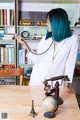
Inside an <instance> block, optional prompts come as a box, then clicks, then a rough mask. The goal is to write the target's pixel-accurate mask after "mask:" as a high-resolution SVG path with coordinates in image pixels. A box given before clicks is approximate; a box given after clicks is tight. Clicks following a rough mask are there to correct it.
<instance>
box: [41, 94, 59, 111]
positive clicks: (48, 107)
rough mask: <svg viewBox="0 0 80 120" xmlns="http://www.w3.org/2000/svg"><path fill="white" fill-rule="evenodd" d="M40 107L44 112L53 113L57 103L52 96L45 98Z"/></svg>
mask: <svg viewBox="0 0 80 120" xmlns="http://www.w3.org/2000/svg"><path fill="white" fill-rule="evenodd" d="M42 105H43V108H44V109H45V111H46V112H55V111H56V110H57V101H56V100H55V98H53V97H52V96H47V97H45V98H44V100H43V103H42Z"/></svg>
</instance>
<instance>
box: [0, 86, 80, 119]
mask: <svg viewBox="0 0 80 120" xmlns="http://www.w3.org/2000/svg"><path fill="white" fill-rule="evenodd" d="M44 97H45V94H44V90H43V88H42V87H28V86H14V85H10V86H8V85H7V86H6V85H1V86H0V120H1V113H8V118H7V119H6V120H47V118H45V117H44V116H43V113H44V112H45V110H44V108H43V107H42V100H43V98H44ZM60 97H62V99H63V100H64V103H63V104H62V105H60V106H59V108H58V110H57V112H56V117H55V118H54V120H75V119H76V120H80V111H79V108H78V104H77V100H76V97H75V94H69V93H67V92H66V90H65V89H64V88H60ZM32 100H34V105H35V106H34V109H35V111H36V113H37V114H38V115H37V116H36V117H35V118H33V117H32V116H28V115H29V113H30V112H31V103H32Z"/></svg>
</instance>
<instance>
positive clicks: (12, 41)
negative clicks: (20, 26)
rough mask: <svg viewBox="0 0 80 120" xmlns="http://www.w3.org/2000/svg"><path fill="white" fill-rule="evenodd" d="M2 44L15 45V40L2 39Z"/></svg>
mask: <svg viewBox="0 0 80 120" xmlns="http://www.w3.org/2000/svg"><path fill="white" fill-rule="evenodd" d="M0 44H1V45H13V44H15V40H0Z"/></svg>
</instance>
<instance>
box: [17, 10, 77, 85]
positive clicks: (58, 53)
mask: <svg viewBox="0 0 80 120" xmlns="http://www.w3.org/2000/svg"><path fill="white" fill-rule="evenodd" d="M46 24H47V34H46V35H45V36H44V37H43V38H42V39H41V41H40V43H39V45H38V47H37V54H39V53H43V52H44V51H46V50H47V49H48V48H49V46H50V45H51V46H50V48H49V49H48V50H47V51H46V52H45V53H44V54H41V55H34V54H32V53H31V52H30V51H29V50H28V54H27V57H28V58H29V59H31V60H32V61H33V62H34V66H33V71H32V74H31V78H30V83H29V85H30V86H42V85H43V81H44V80H45V79H50V78H52V77H55V76H60V75H68V77H69V79H70V83H72V80H73V73H74V67H75V62H76V57H77V52H78V38H77V36H76V35H75V34H73V33H72V32H71V30H70V22H69V20H68V15H67V13H66V11H65V10H64V9H62V8H56V9H52V10H50V11H49V12H48V14H47V23H46ZM16 39H17V41H18V43H21V44H24V43H23V41H21V38H20V37H19V36H17V37H16Z"/></svg>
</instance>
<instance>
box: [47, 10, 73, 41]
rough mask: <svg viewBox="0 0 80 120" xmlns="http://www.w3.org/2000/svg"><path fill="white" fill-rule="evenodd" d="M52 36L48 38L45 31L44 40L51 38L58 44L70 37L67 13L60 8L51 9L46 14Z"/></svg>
mask: <svg viewBox="0 0 80 120" xmlns="http://www.w3.org/2000/svg"><path fill="white" fill-rule="evenodd" d="M47 17H49V20H50V25H51V32H52V35H51V36H48V34H49V32H48V31H47V34H46V38H48V37H52V38H53V39H54V41H56V42H60V41H62V40H64V39H66V38H68V37H71V35H72V32H71V30H70V22H69V19H68V15H67V12H66V11H65V10H64V9H62V8H56V9H52V10H50V11H49V12H48V14H47Z"/></svg>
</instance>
